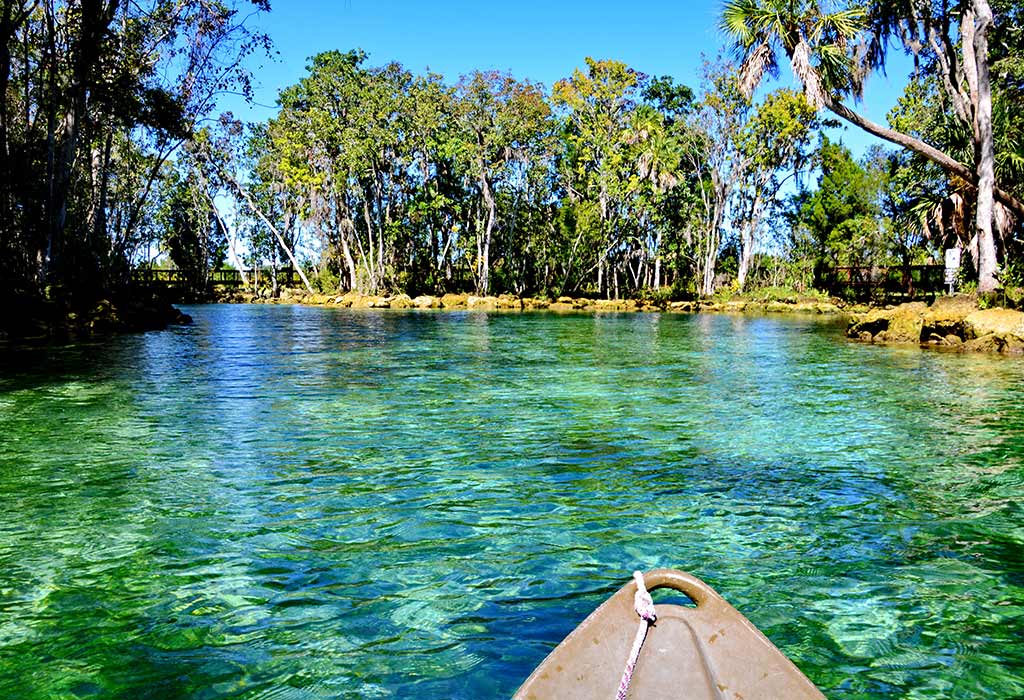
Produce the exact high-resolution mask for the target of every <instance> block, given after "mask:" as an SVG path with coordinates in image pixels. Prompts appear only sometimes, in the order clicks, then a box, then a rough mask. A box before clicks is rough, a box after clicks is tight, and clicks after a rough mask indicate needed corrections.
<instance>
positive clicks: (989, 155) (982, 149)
mask: <svg viewBox="0 0 1024 700" xmlns="http://www.w3.org/2000/svg"><path fill="white" fill-rule="evenodd" d="M973 6H974V14H975V15H976V18H977V19H976V21H977V25H976V30H975V32H974V59H975V63H976V70H977V76H978V81H977V86H978V95H977V102H976V110H975V113H974V123H975V134H976V138H977V144H978V203H977V206H976V208H975V221H976V226H975V227H976V230H977V235H978V256H979V257H978V291H979V292H991V291H993V290H994V289H995V288H996V287H997V286H998V285H999V281H998V280H997V279H996V272H997V262H996V242H995V235H994V233H993V231H992V221H993V211H992V208H993V198H994V189H995V162H996V152H995V141H994V139H993V136H992V86H991V83H990V81H989V72H988V30H989V28H990V27H991V26H992V8H991V7H989V4H988V1H987V0H973ZM969 68H970V67H968V69H969Z"/></svg>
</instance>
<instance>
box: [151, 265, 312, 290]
mask: <svg viewBox="0 0 1024 700" xmlns="http://www.w3.org/2000/svg"><path fill="white" fill-rule="evenodd" d="M272 274H274V273H273V271H272V270H260V280H261V281H264V282H265V281H266V280H269V279H270V276H271V275H272ZM248 276H249V279H250V281H251V280H252V278H253V273H252V272H248ZM132 281H133V282H136V283H140V284H151V285H162V286H166V287H177V286H181V285H183V284H185V282H186V278H185V275H183V274H182V272H181V270H178V269H175V268H152V267H140V268H136V269H134V270H132ZM209 282H210V284H211V285H223V286H226V287H240V286H242V284H243V283H242V273H241V272H239V271H238V270H236V269H234V268H230V267H229V268H222V269H219V270H213V271H211V272H210V276H209ZM277 283H278V284H279V285H281V286H297V285H299V284H301V283H302V280H301V278H300V277H299V275H298V273H297V272H296V271H295V270H290V269H289V270H278V271H277Z"/></svg>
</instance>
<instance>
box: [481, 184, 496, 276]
mask: <svg viewBox="0 0 1024 700" xmlns="http://www.w3.org/2000/svg"><path fill="white" fill-rule="evenodd" d="M480 188H481V191H482V193H483V196H484V204H485V205H486V206H487V221H486V223H485V224H484V230H483V238H482V240H481V242H480V246H479V247H478V250H479V252H480V259H479V261H477V266H478V269H479V274H478V275H477V293H478V294H480V295H481V296H487V294H488V293H489V291H490V285H491V236H492V235H493V234H494V224H495V222H496V220H497V209H498V207H497V204H496V202H495V201H494V191H493V190H491V183H489V182H488V181H487V176H486V175H485V176H483V177H481V178H480Z"/></svg>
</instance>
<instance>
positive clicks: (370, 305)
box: [352, 294, 390, 309]
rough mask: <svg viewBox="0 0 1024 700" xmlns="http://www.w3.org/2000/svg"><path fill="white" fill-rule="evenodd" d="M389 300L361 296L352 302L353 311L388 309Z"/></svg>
mask: <svg viewBox="0 0 1024 700" xmlns="http://www.w3.org/2000/svg"><path fill="white" fill-rule="evenodd" d="M389 306H390V304H389V303H388V300H387V299H385V298H384V297H380V296H363V295H362V294H360V295H359V296H357V297H355V298H354V299H353V300H352V308H353V309H386V308H388V307H389Z"/></svg>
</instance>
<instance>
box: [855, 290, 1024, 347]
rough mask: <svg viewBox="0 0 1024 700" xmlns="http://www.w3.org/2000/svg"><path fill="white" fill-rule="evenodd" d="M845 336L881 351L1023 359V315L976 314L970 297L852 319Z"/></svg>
mask: <svg viewBox="0 0 1024 700" xmlns="http://www.w3.org/2000/svg"><path fill="white" fill-rule="evenodd" d="M846 335H847V336H848V337H850V338H852V339H854V340H858V341H861V342H866V343H876V344H883V345H919V346H923V347H934V348H947V349H952V350H959V351H963V352H997V353H1002V354H1005V355H1024V312H1020V311H1014V310H1011V309H1004V308H991V309H982V308H981V307H980V306H979V304H978V300H977V299H976V298H974V297H971V296H953V297H939V298H938V299H936V300H935V302H934V303H933V304H931V305H930V306H929V305H928V304H925V303H924V302H913V303H909V304H900V305H899V306H896V307H891V308H885V309H873V310H870V311H868V312H866V313H863V314H858V315H857V316H856V317H855V318H854V319H853V320H852V321H851V322H850V325H849V327H848V328H847V331H846Z"/></svg>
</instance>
